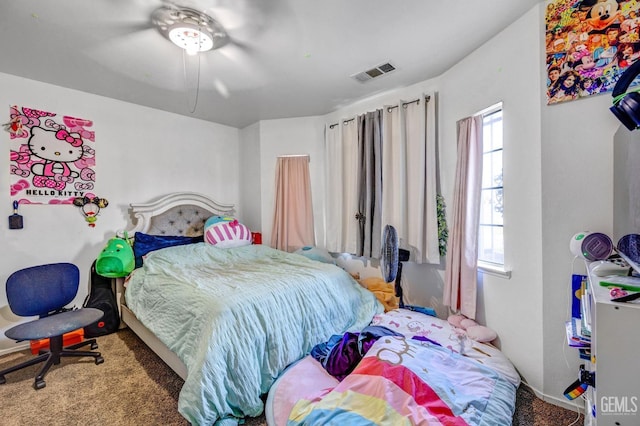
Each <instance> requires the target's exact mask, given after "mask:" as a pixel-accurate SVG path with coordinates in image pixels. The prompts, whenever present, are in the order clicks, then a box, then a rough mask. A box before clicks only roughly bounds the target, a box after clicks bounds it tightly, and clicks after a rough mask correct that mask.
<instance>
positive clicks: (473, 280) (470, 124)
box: [443, 115, 482, 318]
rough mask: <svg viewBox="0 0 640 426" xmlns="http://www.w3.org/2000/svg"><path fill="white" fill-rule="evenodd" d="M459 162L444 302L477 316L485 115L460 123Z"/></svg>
mask: <svg viewBox="0 0 640 426" xmlns="http://www.w3.org/2000/svg"><path fill="white" fill-rule="evenodd" d="M457 134H458V161H457V164H456V179H455V186H454V194H453V206H452V207H453V213H452V216H453V217H452V221H451V224H450V234H449V243H448V247H447V263H446V269H445V279H444V295H443V303H444V304H445V305H447V306H450V307H451V309H452V310H453V311H454V312H460V313H461V314H463V315H464V316H466V317H468V318H475V317H476V293H477V284H478V272H477V264H478V221H479V217H480V194H481V190H482V187H481V185H482V116H480V115H478V116H475V117H468V118H464V119H462V120H460V121H458V123H457Z"/></svg>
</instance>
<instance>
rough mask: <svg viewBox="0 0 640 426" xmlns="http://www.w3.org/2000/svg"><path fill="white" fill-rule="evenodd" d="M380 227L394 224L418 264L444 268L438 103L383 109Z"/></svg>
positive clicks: (428, 98) (422, 101)
mask: <svg viewBox="0 0 640 426" xmlns="http://www.w3.org/2000/svg"><path fill="white" fill-rule="evenodd" d="M383 123H384V126H383V127H384V134H383V144H382V158H383V164H382V181H383V191H382V224H383V226H384V225H386V224H391V225H393V226H394V227H395V228H396V231H398V236H399V237H400V238H401V240H402V242H403V243H404V245H406V246H408V248H410V249H411V250H412V252H413V253H414V256H413V257H414V261H415V262H416V263H436V264H437V263H440V251H439V247H438V216H437V202H436V179H437V170H436V163H437V162H436V133H435V98H434V97H433V96H426V97H425V98H424V99H422V98H421V99H419V100H417V101H410V102H400V103H399V104H398V105H394V106H388V107H386V108H385V109H384V121H383Z"/></svg>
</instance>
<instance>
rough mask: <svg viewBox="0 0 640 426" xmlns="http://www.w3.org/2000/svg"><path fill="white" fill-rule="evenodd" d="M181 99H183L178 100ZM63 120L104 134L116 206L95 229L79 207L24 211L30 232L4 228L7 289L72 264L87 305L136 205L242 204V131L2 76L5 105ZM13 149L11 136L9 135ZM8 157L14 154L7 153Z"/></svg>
mask: <svg viewBox="0 0 640 426" xmlns="http://www.w3.org/2000/svg"><path fill="white" fill-rule="evenodd" d="M176 98H179V96H176ZM16 104H17V105H19V106H26V107H30V108H35V109H40V110H45V111H51V112H55V113H57V114H61V115H70V116H74V117H80V118H86V119H90V120H93V122H94V130H95V132H96V153H97V155H96V176H97V182H96V189H95V191H93V192H94V193H95V194H97V195H98V196H100V197H104V198H107V199H108V200H109V203H110V204H109V206H108V207H107V208H105V209H103V210H102V211H101V213H100V216H99V217H98V221H97V222H96V227H95V228H89V227H88V226H87V223H86V222H85V221H84V217H83V216H82V215H81V214H80V212H79V211H78V208H77V207H74V206H71V205H65V206H60V205H57V206H50V205H24V206H21V207H20V213H21V214H22V215H23V216H24V229H21V230H9V229H8V225H7V222H6V220H7V219H5V225H4V226H0V241H1V242H2V243H1V244H0V259H1V260H0V283H3V285H4V282H5V281H6V279H7V277H8V276H9V275H10V274H11V273H12V272H13V271H15V270H17V269H20V268H22V267H27V266H33V265H37V264H42V263H48V262H63V261H64V262H72V263H75V264H76V265H78V267H79V268H80V270H81V289H80V291H79V294H78V297H77V298H76V300H75V301H74V303H75V304H76V305H77V306H80V305H81V304H82V301H83V300H84V297H85V295H86V293H87V283H88V281H87V279H88V272H89V268H90V266H91V263H92V261H93V260H94V259H95V258H96V257H97V255H98V254H99V252H100V250H101V249H102V247H103V246H104V244H105V243H106V241H107V239H108V238H110V237H112V236H113V235H114V234H115V232H116V231H118V230H121V229H124V228H126V227H127V223H128V221H129V214H128V204H129V203H131V202H144V201H148V200H150V199H152V198H155V197H158V196H161V195H164V194H167V193H169V192H174V191H195V192H200V193H203V194H206V195H209V196H210V197H213V198H214V199H216V200H218V201H220V202H223V203H234V204H235V203H238V202H239V196H238V193H239V183H238V179H237V176H238V169H239V167H238V164H239V148H238V145H239V143H238V142H239V136H238V129H235V128H232V127H227V126H222V125H218V124H214V123H210V122H206V121H201V120H195V119H191V118H188V117H184V116H180V115H175V114H170V113H166V112H161V111H157V110H153V109H150V108H146V107H140V106H137V105H133V104H128V103H124V102H120V101H115V100H112V99H107V98H103V97H100V96H94V95H90V94H87V93H82V92H77V91H73V90H68V89H64V88H62V87H57V86H52V85H48V84H43V83H40V82H36V81H32V80H26V79H23V78H19V77H15V76H11V75H6V74H0V105H4V106H5V108H6V109H5V112H4V113H0V116H2V117H4V120H3V121H2V122H3V123H4V122H6V121H8V117H9V105H16ZM2 135H4V136H1V138H2V140H3V141H5V146H6V145H7V143H8V141H9V134H8V133H5V132H2ZM5 149H6V148H5ZM8 155H9V153H8V151H5V154H4V157H3V158H5V160H4V161H2V162H0V199H1V200H4V202H5V204H4V207H3V208H0V212H2V211H4V212H5V216H9V215H10V214H11V213H12V206H11V197H10V194H9V166H8ZM6 303H7V302H6V295H5V292H4V291H0V353H1V352H2V351H3V350H4V349H7V348H10V347H13V346H14V344H13V342H12V341H10V340H8V339H6V338H4V334H3V333H2V332H3V331H4V330H5V329H7V328H9V327H10V326H12V325H14V324H15V323H16V321H18V318H16V317H15V316H13V315H12V314H11V312H10V310H9V308H8V306H7V305H6Z"/></svg>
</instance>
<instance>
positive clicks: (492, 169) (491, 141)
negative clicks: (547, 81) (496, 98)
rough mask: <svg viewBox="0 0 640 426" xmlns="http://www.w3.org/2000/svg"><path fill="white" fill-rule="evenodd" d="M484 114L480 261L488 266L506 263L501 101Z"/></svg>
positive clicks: (479, 241) (479, 235) (479, 237)
mask: <svg viewBox="0 0 640 426" xmlns="http://www.w3.org/2000/svg"><path fill="white" fill-rule="evenodd" d="M481 114H482V118H483V120H482V128H483V135H482V144H483V155H482V195H481V201H480V220H479V227H478V228H479V229H478V262H479V263H485V264H489V265H486V266H488V267H491V266H494V267H495V266H498V268H499V269H502V268H501V267H502V266H503V265H504V234H503V228H504V224H503V217H502V216H503V210H504V199H503V187H502V185H503V182H502V150H503V145H502V104H498V105H496V106H493V107H491V108H489V109H487V110H485V111H483V112H481Z"/></svg>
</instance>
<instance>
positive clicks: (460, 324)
mask: <svg viewBox="0 0 640 426" xmlns="http://www.w3.org/2000/svg"><path fill="white" fill-rule="evenodd" d="M447 322H449V324H451V325H452V326H453V327H454V331H456V332H457V333H460V334H461V335H466V336H467V337H469V338H470V339H471V340H475V341H476V342H481V343H482V342H491V341H493V340H495V339H496V338H497V337H498V335H497V333H496V332H495V331H493V330H492V329H490V328H489V327H485V326H484V325H479V324H478V323H477V322H475V321H474V320H472V319H469V318H467V317H465V316H464V315H460V314H456V315H450V316H449V318H447Z"/></svg>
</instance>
